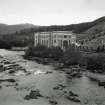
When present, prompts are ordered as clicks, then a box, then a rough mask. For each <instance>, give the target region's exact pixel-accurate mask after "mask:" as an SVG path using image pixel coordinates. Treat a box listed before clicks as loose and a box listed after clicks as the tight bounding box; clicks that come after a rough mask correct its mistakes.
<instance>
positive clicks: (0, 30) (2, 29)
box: [0, 23, 38, 35]
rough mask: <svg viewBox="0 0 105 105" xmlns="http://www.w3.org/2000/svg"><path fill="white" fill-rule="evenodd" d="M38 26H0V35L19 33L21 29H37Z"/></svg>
mask: <svg viewBox="0 0 105 105" xmlns="http://www.w3.org/2000/svg"><path fill="white" fill-rule="evenodd" d="M37 27H38V26H35V25H33V24H29V23H26V24H16V25H7V24H0V35H4V34H11V33H15V32H16V31H20V30H23V29H30V28H37Z"/></svg>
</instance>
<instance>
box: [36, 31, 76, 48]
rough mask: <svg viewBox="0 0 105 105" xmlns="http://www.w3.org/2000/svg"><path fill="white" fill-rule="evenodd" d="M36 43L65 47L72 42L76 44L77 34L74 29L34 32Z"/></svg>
mask: <svg viewBox="0 0 105 105" xmlns="http://www.w3.org/2000/svg"><path fill="white" fill-rule="evenodd" d="M34 38H35V39H34V45H35V46H37V45H38V44H40V45H45V46H47V47H52V46H59V47H61V48H65V47H67V46H69V45H70V44H76V36H75V34H74V33H72V31H51V32H36V33H35V34H34Z"/></svg>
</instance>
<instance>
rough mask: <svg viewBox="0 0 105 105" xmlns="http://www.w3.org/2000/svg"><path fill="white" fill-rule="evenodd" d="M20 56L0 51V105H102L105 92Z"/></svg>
mask: <svg viewBox="0 0 105 105" xmlns="http://www.w3.org/2000/svg"><path fill="white" fill-rule="evenodd" d="M22 55H24V52H23V51H18V52H17V51H8V50H4V49H0V105H104V104H105V89H104V87H100V86H98V83H97V82H95V81H91V80H90V79H89V78H88V77H86V76H85V75H83V76H82V77H80V76H79V77H78V76H76V75H77V73H74V72H73V73H71V72H66V73H65V72H64V71H66V70H54V69H55V68H54V67H53V66H51V65H43V64H38V63H36V62H35V61H29V60H25V59H23V57H22ZM69 69H70V71H71V68H69ZM70 74H72V75H73V76H74V75H75V76H74V78H72V77H71V76H70Z"/></svg>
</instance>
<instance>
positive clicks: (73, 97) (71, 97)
mask: <svg viewBox="0 0 105 105" xmlns="http://www.w3.org/2000/svg"><path fill="white" fill-rule="evenodd" d="M66 98H67V99H68V100H70V101H73V102H80V99H79V97H78V94H75V93H74V92H72V91H69V93H68V95H67V96H66Z"/></svg>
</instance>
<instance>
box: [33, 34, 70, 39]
mask: <svg viewBox="0 0 105 105" xmlns="http://www.w3.org/2000/svg"><path fill="white" fill-rule="evenodd" d="M52 37H53V38H71V36H70V35H69V36H68V35H53V36H52ZM35 38H36V39H37V38H38V36H35ZM40 38H49V35H41V36H40Z"/></svg>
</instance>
